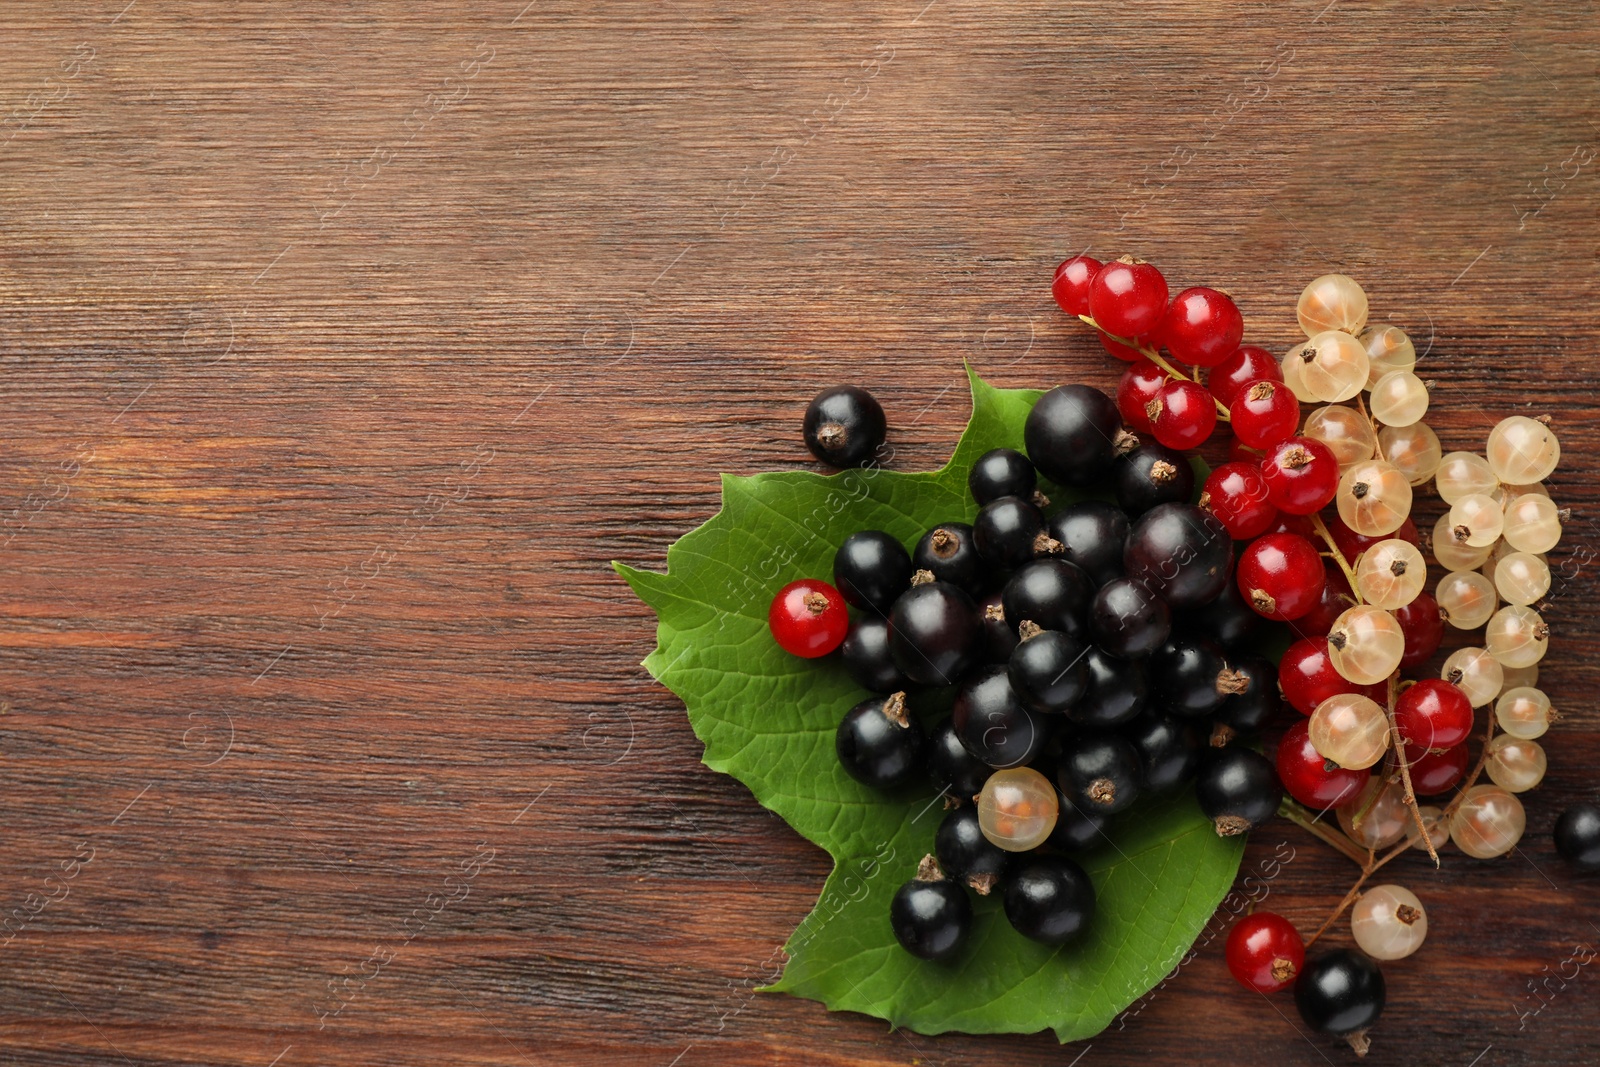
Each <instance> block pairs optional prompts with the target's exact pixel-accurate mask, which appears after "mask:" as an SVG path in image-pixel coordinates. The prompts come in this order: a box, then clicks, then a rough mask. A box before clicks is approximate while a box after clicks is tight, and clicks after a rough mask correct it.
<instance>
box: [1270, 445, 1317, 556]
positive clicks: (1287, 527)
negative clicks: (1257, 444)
mask: <svg viewBox="0 0 1600 1067" xmlns="http://www.w3.org/2000/svg"><path fill="white" fill-rule="evenodd" d="M1257 466H1260V464H1259V462H1258V463H1257ZM1263 477H1265V472H1263ZM1267 499H1269V500H1270V499H1272V494H1271V493H1270V492H1269V493H1268V494H1267ZM1267 533H1292V534H1299V535H1300V536H1301V537H1304V538H1306V539H1307V540H1308V541H1309V540H1311V539H1312V538H1314V537H1316V536H1317V530H1316V527H1314V526H1312V525H1311V520H1310V519H1309V518H1307V517H1306V516H1304V515H1289V514H1286V513H1284V512H1282V511H1280V512H1278V521H1277V522H1274V523H1273V524H1272V525H1271V526H1269V527H1267ZM1313 543H1315V542H1313Z"/></svg>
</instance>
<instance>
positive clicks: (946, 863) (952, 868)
mask: <svg viewBox="0 0 1600 1067" xmlns="http://www.w3.org/2000/svg"><path fill="white" fill-rule="evenodd" d="M933 851H934V854H935V855H937V856H938V857H939V866H941V867H943V868H944V873H945V877H947V878H952V879H954V880H955V881H958V882H962V883H964V884H965V885H966V886H967V887H968V888H969V889H972V890H973V891H975V892H977V893H978V894H979V895H980V896H988V895H989V891H990V890H991V889H993V888H994V887H995V884H996V883H997V882H999V881H1000V876H1001V875H1002V874H1004V873H1005V870H1006V860H1007V858H1008V857H1009V856H1010V855H1011V854H1010V853H1009V852H1006V851H1005V850H1004V849H1002V848H1001V847H1000V846H998V845H996V844H995V843H994V842H993V841H990V840H989V839H988V838H987V837H984V836H983V828H982V827H981V826H979V825H978V809H977V808H976V807H974V806H973V805H971V804H963V805H961V806H960V807H959V808H955V809H953V810H951V812H950V813H949V814H948V815H946V816H945V817H944V821H943V822H941V823H940V824H939V830H938V832H937V833H935V834H934V835H933Z"/></svg>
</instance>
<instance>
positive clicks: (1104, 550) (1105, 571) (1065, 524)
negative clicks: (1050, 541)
mask: <svg viewBox="0 0 1600 1067" xmlns="http://www.w3.org/2000/svg"><path fill="white" fill-rule="evenodd" d="M1047 528H1048V531H1049V534H1050V536H1051V537H1053V538H1055V539H1056V540H1057V541H1060V542H1061V545H1062V548H1063V552H1062V554H1061V558H1062V559H1064V560H1066V561H1067V562H1069V563H1075V564H1077V565H1078V566H1079V567H1081V568H1083V570H1084V572H1085V573H1087V574H1088V575H1089V579H1090V581H1092V582H1094V584H1095V585H1097V586H1099V585H1104V584H1105V583H1106V582H1109V581H1110V580H1111V579H1113V578H1119V577H1121V576H1122V557H1123V553H1124V551H1125V550H1126V548H1127V546H1128V528H1129V524H1128V516H1127V513H1126V512H1124V511H1123V510H1122V509H1121V508H1119V507H1117V506H1116V505H1115V504H1108V503H1106V502H1105V501H1103V500H1081V501H1079V502H1078V503H1076V504H1068V505H1067V506H1066V507H1064V508H1062V509H1061V510H1060V511H1058V512H1056V513H1055V514H1054V515H1052V516H1051V517H1050V521H1049V523H1048V524H1047ZM1230 584H1231V583H1230Z"/></svg>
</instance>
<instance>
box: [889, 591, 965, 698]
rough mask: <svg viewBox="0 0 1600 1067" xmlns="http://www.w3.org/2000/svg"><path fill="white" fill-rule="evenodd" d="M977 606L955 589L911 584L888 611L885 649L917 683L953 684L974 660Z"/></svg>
mask: <svg viewBox="0 0 1600 1067" xmlns="http://www.w3.org/2000/svg"><path fill="white" fill-rule="evenodd" d="M982 638H983V630H982V627H981V626H980V624H979V622H978V607H977V605H976V604H974V603H973V602H972V598H971V597H969V596H968V595H967V594H966V593H965V592H963V591H962V590H961V589H960V588H958V587H957V586H954V585H951V584H949V583H948V582H928V583H927V584H925V585H919V586H914V587H913V588H912V589H910V590H909V591H907V592H906V593H905V594H904V595H902V596H901V597H900V599H899V600H896V601H895V602H894V607H893V608H892V609H891V610H890V611H889V651H890V653H891V654H892V655H893V656H894V662H895V665H896V666H898V667H899V668H900V673H902V674H904V675H905V676H906V677H907V678H909V679H911V680H912V681H913V682H916V683H917V684H918V685H953V684H954V683H955V682H956V681H958V680H959V679H960V678H961V676H962V675H963V674H965V673H966V672H967V669H968V668H969V667H971V666H972V664H973V663H974V662H976V661H977V658H978V653H979V641H981V640H982Z"/></svg>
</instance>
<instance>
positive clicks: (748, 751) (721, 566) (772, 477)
mask: <svg viewBox="0 0 1600 1067" xmlns="http://www.w3.org/2000/svg"><path fill="white" fill-rule="evenodd" d="M968 376H969V378H970V381H971V386H972V419H971V421H970V422H969V423H968V425H967V429H966V432H965V433H964V434H963V435H962V437H961V441H960V443H958V444H957V445H956V450H955V453H954V455H952V456H951V458H950V462H949V463H947V464H946V465H945V466H944V467H943V468H941V469H939V470H937V471H933V472H929V473H925V474H905V473H901V472H897V471H884V470H867V471H846V472H842V473H839V474H835V475H831V476H823V475H819V474H812V473H809V472H784V473H770V474H758V475H755V476H753V477H749V478H736V477H727V476H725V477H724V478H723V481H722V495H723V506H722V510H721V511H720V512H718V513H717V514H716V515H715V516H713V517H712V518H711V519H710V520H709V521H708V522H706V523H705V524H704V525H703V526H701V527H700V528H699V529H697V530H694V531H693V532H691V533H689V534H687V535H685V536H684V537H682V538H680V539H679V540H678V542H677V543H676V544H674V545H673V546H672V547H671V548H669V549H668V550H667V573H666V574H657V573H653V572H649V571H641V570H636V569H634V568H632V567H627V566H623V565H620V564H619V565H617V571H618V573H620V574H621V575H622V576H623V577H624V578H625V579H626V580H627V581H628V584H629V585H631V586H632V587H633V590H634V591H635V592H636V593H637V594H638V595H639V596H640V598H642V599H643V600H644V601H645V603H647V604H649V605H650V606H651V607H652V608H653V609H655V612H656V614H657V616H658V617H659V619H660V625H659V628H658V630H657V647H656V649H655V651H654V652H652V653H651V654H650V655H649V657H648V658H646V660H645V661H644V665H645V667H646V668H647V669H648V670H649V671H650V673H651V674H652V675H654V676H655V677H656V678H657V679H659V680H660V681H661V682H662V684H664V685H666V686H667V688H669V689H671V690H672V691H673V692H674V693H676V694H677V695H678V696H679V697H681V698H682V699H683V702H684V704H685V706H686V707H687V709H688V713H689V722H690V724H691V725H692V726H693V728H694V731H695V735H696V736H697V737H699V738H700V740H701V741H702V742H704V744H705V757H704V759H705V763H706V765H707V766H708V767H711V768H712V769H713V770H717V771H722V772H724V773H727V774H731V775H733V776H734V777H735V778H737V779H739V781H741V782H743V783H744V784H745V785H746V786H748V787H749V789H750V791H751V792H752V793H754V794H755V797H756V799H757V800H758V801H760V802H761V804H763V805H764V806H766V807H768V808H770V809H771V810H773V811H775V812H777V813H778V814H779V815H780V816H782V817H783V819H784V820H785V821H787V822H788V823H789V825H791V826H792V827H794V828H795V830H797V831H798V832H799V833H800V834H801V835H803V836H804V837H805V838H806V839H807V840H809V841H812V842H814V843H815V844H817V845H819V846H821V847H822V848H824V849H826V850H827V851H828V853H829V854H830V855H831V856H832V857H833V859H834V870H833V873H832V874H831V875H830V876H829V878H828V881H827V883H826V885H825V886H824V887H823V891H822V895H821V897H820V898H819V900H818V902H817V906H816V908H815V909H814V910H813V911H812V913H811V914H810V915H809V916H808V917H807V918H806V919H805V921H804V922H803V923H801V925H800V927H799V928H798V929H797V930H796V931H795V932H794V934H793V935H792V936H791V937H790V939H789V941H788V944H787V945H786V946H785V948H786V951H787V952H788V954H789V961H788V964H787V966H786V968H785V970H784V973H783V976H782V977H781V978H780V980H779V981H778V982H777V983H776V984H775V985H773V986H772V987H771V988H772V989H775V990H780V991H783V992H787V993H793V994H795V995H798V996H803V997H809V998H811V999H814V1000H819V1001H822V1002H823V1003H824V1004H826V1005H827V1006H828V1007H830V1008H832V1009H835V1010H848V1011H857V1012H863V1013H865V1014H868V1015H874V1016H877V1017H879V1018H882V1019H887V1020H888V1021H889V1022H891V1023H893V1024H895V1025H897V1026H906V1027H909V1028H911V1029H913V1030H916V1031H918V1032H921V1033H928V1034H933V1033H940V1032H943V1031H946V1030H961V1031H965V1032H968V1033H996V1032H1020V1033H1031V1032H1035V1031H1038V1030H1044V1029H1053V1030H1054V1031H1055V1032H1056V1034H1057V1036H1058V1037H1059V1038H1060V1039H1061V1040H1062V1041H1072V1040H1076V1039H1079V1038H1083V1037H1088V1036H1090V1035H1092V1034H1095V1033H1098V1032H1099V1031H1100V1030H1102V1029H1103V1028H1104V1027H1105V1026H1106V1024H1107V1023H1109V1022H1110V1021H1111V1020H1112V1019H1113V1018H1115V1017H1116V1015H1117V1013H1118V1012H1120V1011H1121V1010H1122V1009H1123V1008H1125V1007H1127V1006H1128V1005H1129V1004H1131V1003H1132V1002H1133V1001H1134V1000H1136V999H1138V998H1139V997H1140V996H1141V995H1143V994H1144V993H1145V992H1146V991H1147V990H1149V989H1150V988H1151V987H1152V986H1154V985H1155V984H1156V983H1157V982H1159V981H1160V980H1161V979H1162V978H1163V977H1164V976H1165V975H1166V974H1167V972H1169V971H1170V970H1171V969H1172V968H1173V967H1174V966H1175V965H1176V964H1177V963H1178V961H1179V960H1180V959H1181V958H1182V956H1183V954H1184V953H1185V952H1186V951H1187V950H1188V948H1189V946H1190V945H1192V944H1193V942H1194V939H1195V938H1196V936H1198V934H1199V932H1200V930H1201V928H1202V927H1203V926H1204V925H1205V923H1206V922H1207V920H1208V919H1209V918H1210V917H1211V915H1212V913H1213V912H1214V911H1215V910H1216V907H1217V904H1218V903H1219V902H1220V901H1221V900H1222V898H1223V896H1224V895H1225V894H1226V893H1227V891H1228V888H1229V886H1230V885H1231V884H1232V883H1233V878H1234V874H1235V872H1236V871H1237V869H1238V866H1239V860H1240V857H1241V855H1242V854H1243V849H1244V845H1243V841H1242V840H1241V839H1238V838H1234V839H1221V838H1218V837H1217V835H1216V834H1215V833H1214V832H1213V831H1212V829H1211V826H1210V823H1209V822H1208V821H1207V820H1206V819H1205V817H1204V816H1203V815H1202V814H1201V812H1200V810H1199V808H1198V806H1197V805H1196V804H1195V802H1194V799H1193V796H1192V794H1189V793H1185V794H1183V795H1181V796H1179V797H1177V798H1175V799H1172V800H1168V801H1164V802H1155V803H1153V802H1145V803H1142V804H1140V805H1138V806H1137V807H1136V808H1135V809H1134V810H1133V811H1131V812H1129V813H1128V814H1126V815H1123V816H1121V817H1120V818H1119V819H1117V820H1116V821H1115V822H1114V823H1113V824H1112V830H1111V834H1110V841H1109V843H1108V844H1107V845H1106V846H1104V847H1103V848H1101V849H1099V850H1097V851H1095V852H1092V853H1090V854H1088V855H1087V856H1084V857H1082V862H1083V865H1084V868H1085V869H1086V870H1087V871H1088V872H1089V875H1090V877H1091V878H1092V879H1093V881H1094V884H1095V889H1096V893H1097V898H1098V900H1097V910H1096V914H1095V918H1094V921H1093V923H1092V924H1091V928H1090V931H1089V932H1088V933H1087V934H1086V935H1085V936H1084V937H1083V938H1081V939H1080V940H1078V941H1075V942H1074V943H1073V944H1071V945H1068V946H1065V947H1061V948H1052V947H1049V946H1044V945H1039V944H1036V943H1034V942H1031V941H1028V940H1027V939H1025V938H1023V937H1021V936H1020V935H1019V934H1017V933H1016V932H1015V931H1013V930H1012V929H1011V927H1010V925H1009V924H1008V923H1007V922H1006V920H1005V916H1004V914H1003V913H1002V911H1001V908H1000V902H999V899H998V895H995V896H990V897H987V898H976V897H975V898H974V899H975V909H974V911H975V925H974V929H973V932H972V937H971V939H970V941H969V943H968V945H967V947H966V948H965V949H964V951H963V955H962V957H961V958H960V959H958V960H956V961H953V962H948V963H943V964H934V963H926V962H923V961H921V960H918V959H916V958H915V957H913V956H911V955H910V954H908V953H906V952H905V951H903V950H902V949H901V948H900V947H899V945H898V944H897V943H896V941H895V939H894V934H893V933H892V932H891V930H890V928H889V901H890V899H891V898H892V897H893V896H894V893H895V890H897V889H898V888H899V887H900V885H901V884H902V883H904V882H905V881H907V880H908V879H909V878H910V877H911V876H912V874H913V873H914V872H915V870H916V866H917V861H918V860H920V859H921V858H922V857H923V856H924V855H926V854H927V853H929V852H931V851H933V835H934V831H935V830H936V829H937V828H938V825H939V822H940V820H941V818H942V817H943V810H942V806H941V804H940V802H939V800H940V798H939V797H938V796H936V795H935V794H934V792H933V790H932V789H931V787H927V788H923V789H921V790H920V791H918V790H913V791H909V792H907V793H903V794H894V795H887V794H884V793H881V792H878V791H875V790H872V789H870V788H868V787H866V786H863V785H860V784H858V783H857V782H855V781H854V780H853V779H851V778H850V777H849V776H847V775H846V774H845V773H844V771H843V769H842V768H841V767H840V765H839V761H838V759H837V757H836V756H835V755H834V749H833V738H834V730H835V728H836V727H837V725H838V723H839V719H840V717H841V716H842V715H843V714H844V712H845V711H847V710H849V709H850V708H851V707H852V706H854V705H855V704H856V703H858V702H859V701H861V700H863V699H865V698H866V697H867V696H868V694H866V693H865V692H863V691H862V690H860V689H859V688H858V687H857V686H856V685H855V683H854V682H852V681H851V680H850V678H849V676H848V675H847V674H846V672H845V670H844V668H843V667H842V666H841V665H840V664H839V663H838V662H837V657H829V658H827V659H824V660H822V661H820V662H818V661H814V660H802V659H798V658H796V657H793V656H790V655H788V654H787V653H785V652H783V651H782V650H781V649H779V648H778V646H777V644H776V643H775V642H774V641H773V640H772V637H771V634H770V633H769V632H768V630H767V621H766V613H767V607H768V605H769V604H770V603H771V599H772V595H773V593H775V592H776V591H777V590H778V589H779V588H780V587H781V586H783V585H784V584H786V583H788V582H790V581H793V580H795V579H796V578H801V577H821V578H824V579H828V578H830V577H831V574H832V567H833V553H834V550H835V549H836V548H837V547H838V545H839V543H840V542H841V541H843V540H844V539H845V538H846V537H848V536H849V535H850V534H852V533H854V532H856V531H857V530H866V529H879V530H886V531H888V532H889V533H890V534H893V535H894V536H895V537H898V538H900V539H901V540H902V541H903V542H905V543H906V544H908V545H909V544H912V543H914V542H915V541H916V539H917V538H918V537H920V536H921V535H922V533H923V531H925V530H927V529H928V528H929V527H931V526H933V525H935V524H937V523H940V522H949V521H956V520H960V521H969V522H970V521H971V519H972V517H973V515H974V514H975V513H976V510H977V509H976V507H975V506H974V504H973V502H972V499H971V496H970V495H969V494H968V492H967V484H966V474H967V470H968V469H969V468H970V467H971V465H972V462H973V460H975V459H976V458H977V457H978V456H980V455H982V454H983V453H984V452H986V451H988V450H989V449H991V448H999V447H1008V448H1015V449H1018V450H1021V449H1022V447H1023V445H1022V427H1023V422H1024V420H1025V419H1026V418H1027V414H1028V412H1029V411H1030V410H1031V409H1032V407H1033V404H1034V402H1035V401H1036V400H1038V398H1039V395H1040V393H1039V391H1038V390H1028V389H996V388H993V387H991V386H990V385H988V384H987V383H986V382H984V381H983V380H982V379H980V378H978V377H977V376H976V375H975V374H972V373H971V372H970V370H969V372H968ZM1202 473H1203V472H1202ZM1042 488H1043V489H1044V491H1045V492H1046V493H1047V494H1048V495H1049V496H1050V497H1051V498H1052V499H1053V500H1054V501H1056V502H1057V503H1061V502H1064V501H1066V500H1070V499H1073V498H1074V494H1072V493H1068V492H1063V491H1062V490H1061V489H1060V488H1059V487H1056V486H1049V485H1045V486H1042Z"/></svg>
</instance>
